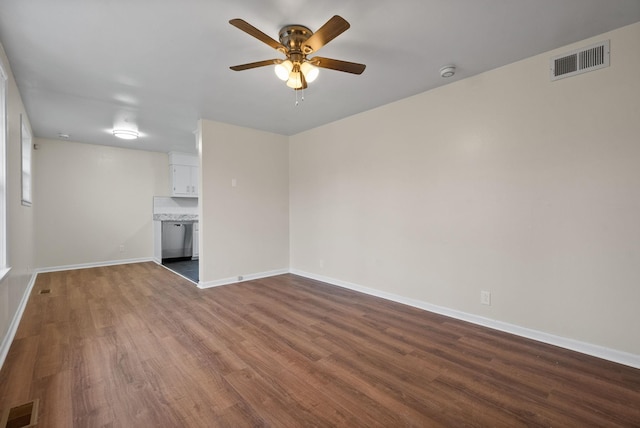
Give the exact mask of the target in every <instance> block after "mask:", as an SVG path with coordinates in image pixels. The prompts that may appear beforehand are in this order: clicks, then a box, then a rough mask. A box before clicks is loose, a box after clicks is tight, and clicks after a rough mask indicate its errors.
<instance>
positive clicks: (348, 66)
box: [229, 15, 366, 91]
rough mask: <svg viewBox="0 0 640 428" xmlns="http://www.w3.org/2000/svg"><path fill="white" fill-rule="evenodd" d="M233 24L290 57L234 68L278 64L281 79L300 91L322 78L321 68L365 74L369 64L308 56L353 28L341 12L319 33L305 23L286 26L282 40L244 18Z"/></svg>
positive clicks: (235, 68)
mask: <svg viewBox="0 0 640 428" xmlns="http://www.w3.org/2000/svg"><path fill="white" fill-rule="evenodd" d="M229 23H230V24H231V25H233V26H234V27H236V28H238V29H240V30H242V31H244V32H245V33H247V34H249V35H250V36H253V37H255V38H256V39H258V40H260V41H261V42H263V43H265V44H267V45H269V46H271V47H272V48H274V49H275V50H277V51H279V52H281V53H283V54H284V55H285V56H286V59H284V60H282V59H270V60H265V61H257V62H252V63H248V64H242V65H236V66H233V67H230V68H231V69H232V70H234V71H242V70H248V69H251V68H257V67H264V66H267V65H275V73H276V76H278V78H279V79H280V80H282V81H285V82H286V84H287V86H288V87H290V88H292V89H294V90H296V91H297V90H301V89H306V88H307V84H308V83H311V82H313V81H314V80H315V79H316V78H317V77H318V74H319V69H318V68H319V67H320V68H328V69H331V70H337V71H343V72H347V73H352V74H362V72H363V71H364V69H365V67H366V66H365V65H364V64H358V63H354V62H348V61H340V60H337V59H331V58H321V57H313V58H307V55H310V54H312V53H314V52H316V51H317V50H318V49H320V48H321V47H323V46H324V45H326V44H327V43H329V42H330V41H331V40H333V39H335V38H336V37H337V36H339V35H340V34H342V33H343V32H345V31H346V30H347V29H349V27H350V25H349V23H348V22H347V21H346V20H345V19H344V18H342V17H340V16H338V15H335V16H333V17H332V18H331V19H329V21H327V22H326V23H325V24H324V25H323V26H322V27H320V29H318V31H316V32H315V33H314V32H312V31H311V30H310V29H309V28H307V27H305V26H302V25H287V26H285V27H282V29H280V33H279V39H280V41H279V42H278V41H276V40H274V39H272V38H271V37H269V36H268V35H266V34H265V33H263V32H262V31H260V30H258V29H257V28H255V27H254V26H252V25H251V24H249V23H248V22H246V21H244V20H242V19H232V20H230V21H229Z"/></svg>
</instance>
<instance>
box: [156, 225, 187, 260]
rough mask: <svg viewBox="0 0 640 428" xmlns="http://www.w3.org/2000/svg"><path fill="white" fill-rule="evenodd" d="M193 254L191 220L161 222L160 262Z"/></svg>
mask: <svg viewBox="0 0 640 428" xmlns="http://www.w3.org/2000/svg"><path fill="white" fill-rule="evenodd" d="M192 255H193V222H192V221H163V222H162V262H164V261H165V260H166V259H182V258H185V259H186V258H189V259H191V257H192Z"/></svg>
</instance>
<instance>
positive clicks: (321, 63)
mask: <svg viewBox="0 0 640 428" xmlns="http://www.w3.org/2000/svg"><path fill="white" fill-rule="evenodd" d="M309 62H311V64H313V65H315V66H316V67H321V68H330V69H331V70H338V71H344V72H347V73H353V74H362V72H363V71H364V69H365V68H366V67H367V66H366V65H364V64H358V63H357V62H348V61H340V60H339V59H331V58H322V57H319V56H316V57H313V58H311V59H310V60H309Z"/></svg>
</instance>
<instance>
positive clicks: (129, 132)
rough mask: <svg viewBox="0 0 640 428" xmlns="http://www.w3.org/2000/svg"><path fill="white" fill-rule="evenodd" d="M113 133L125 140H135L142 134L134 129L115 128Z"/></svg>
mask: <svg viewBox="0 0 640 428" xmlns="http://www.w3.org/2000/svg"><path fill="white" fill-rule="evenodd" d="M113 135H115V136H116V137H118V138H122V139H123V140H135V139H136V138H138V136H139V135H140V134H139V133H138V131H135V130H133V129H114V130H113Z"/></svg>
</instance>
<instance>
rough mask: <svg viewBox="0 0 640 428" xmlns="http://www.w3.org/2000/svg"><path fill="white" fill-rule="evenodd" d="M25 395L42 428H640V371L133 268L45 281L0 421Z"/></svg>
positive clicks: (258, 289) (360, 310)
mask: <svg viewBox="0 0 640 428" xmlns="http://www.w3.org/2000/svg"><path fill="white" fill-rule="evenodd" d="M45 289H49V290H51V291H50V293H48V294H39V292H40V291H41V290H45ZM33 399H39V420H38V425H37V426H39V427H72V426H75V427H134V426H135V427H185V426H189V427H214V426H229V427H244V426H274V427H296V426H345V427H376V426H383V427H395V426H429V427H432V426H456V427H457V426H499V427H501V426H505V427H516V426H554V427H555V426H580V427H585V426H640V370H637V369H633V368H629V367H625V366H622V365H618V364H614V363H611V362H607V361H603V360H600V359H597V358H593V357H589V356H585V355H582V354H578V353H574V352H571V351H567V350H563V349H560V348H556V347H553V346H549V345H545V344H540V343H537V342H534V341H531V340H527V339H523V338H519V337H516V336H512V335H509V334H506V333H501V332H497V331H493V330H489V329H486V328H483V327H479V326H475V325H472V324H468V323H465V322H462V321H457V320H454V319H450V318H447V317H444V316H440V315H435V314H432V313H429V312H424V311H421V310H418V309H415V308H412V307H408V306H403V305H400V304H397V303H393V302H388V301H385V300H382V299H378V298H375V297H371V296H367V295H363V294H359V293H355V292H352V291H349V290H344V289H341V288H338V287H333V286H330V285H327V284H323V283H320V282H316V281H312V280H308V279H305V278H301V277H297V276H295V275H282V276H278V277H272V278H268V279H262V280H256V281H248V282H244V283H239V284H234V285H229V286H224V287H218V288H214V289H208V290H199V289H197V288H196V287H194V286H193V284H192V283H190V282H189V281H187V280H185V279H182V278H180V277H178V276H177V275H173V274H172V273H171V272H169V271H167V270H166V269H164V268H162V267H160V266H157V265H155V264H154V263H141V264H133V265H123V266H112V267H103V268H95V269H84V270H75V271H67V272H56V273H46V274H40V275H39V276H38V279H37V282H36V284H35V286H34V290H33V293H32V295H31V298H30V300H29V303H28V305H27V308H26V310H25V313H24V316H23V319H22V322H21V324H20V327H19V330H18V332H17V335H16V338H15V340H14V342H13V345H12V347H11V349H10V351H9V355H8V357H7V360H6V362H5V364H4V367H3V368H2V371H1V372H0V403H2V404H1V405H0V410H2V409H4V408H7V407H13V406H16V405H19V404H22V403H25V402H27V401H30V400H33Z"/></svg>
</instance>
